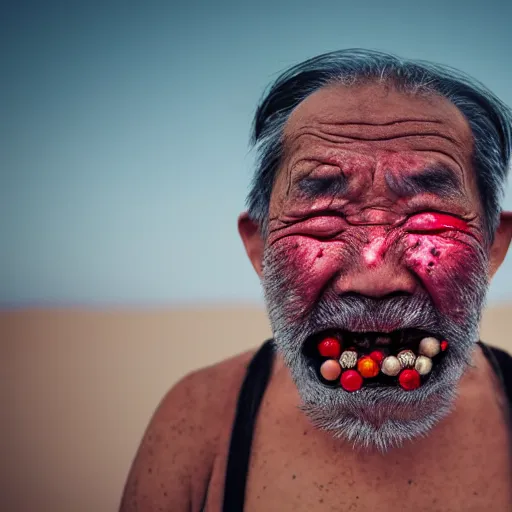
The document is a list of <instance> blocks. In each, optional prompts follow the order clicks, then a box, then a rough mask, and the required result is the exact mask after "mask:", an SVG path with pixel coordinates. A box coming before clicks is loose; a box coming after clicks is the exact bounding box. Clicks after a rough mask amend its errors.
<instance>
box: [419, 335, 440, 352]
mask: <svg viewBox="0 0 512 512" xmlns="http://www.w3.org/2000/svg"><path fill="white" fill-rule="evenodd" d="M440 350H441V344H440V343H439V341H438V340H436V339H435V338H432V337H429V338H423V339H422V340H421V341H420V346H419V348H418V352H419V353H420V354H421V355H423V356H427V357H435V356H437V354H439V351H440Z"/></svg>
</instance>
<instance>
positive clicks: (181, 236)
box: [0, 0, 512, 305]
mask: <svg viewBox="0 0 512 512" xmlns="http://www.w3.org/2000/svg"><path fill="white" fill-rule="evenodd" d="M511 15H512V3H510V2H509V3H508V5H507V4H506V3H505V2H501V1H495V2H493V1H486V2H471V1H466V2H457V1H451V2H446V1H444V2H439V1H431V2H418V3H417V4H414V5H413V4H412V2H382V1H380V2H377V1H373V0H372V1H367V2H356V3H355V2H340V1H338V2H322V1H319V2H300V1H296V2H276V1H274V2H268V1H262V2H252V3H251V5H249V3H247V5H245V4H244V3H243V2H237V3H235V2H232V3H230V2H205V1H203V2H189V3H187V6H186V7H185V6H176V5H173V4H172V2H151V1H148V2H144V3H142V2H141V3H140V4H139V5H135V4H134V3H129V2H123V3H121V2H103V3H98V2H87V3H86V2H67V3H65V4H64V3H62V5H61V3H60V2H54V1H53V2H52V1H48V2H44V3H43V2H40V3H36V2H33V3H30V2H28V3H27V2H25V3H23V2H18V3H16V4H14V2H13V5H12V6H11V7H10V8H6V9H5V11H4V15H3V16H2V21H1V23H2V24H3V25H4V26H3V27H0V28H1V35H0V47H1V48H2V49H1V50H0V51H1V59H2V69H3V80H2V81H1V83H0V93H1V95H0V135H1V136H2V145H1V148H2V149H1V151H0V179H1V181H0V237H1V238H0V239H1V247H2V249H1V252H0V302H1V303H3V304H8V305H13V304H14V305H24V304H31V305H33V304H40V305H105V304H112V305H164V304H176V303H190V302H210V301H222V302H233V301H235V302H255V301H260V300H261V293H260V287H259V282H258V280H257V278H256V277H255V275H254V273H253V271H252V268H251V267H250V265H249V263H248V262H247V260H246V257H245V254H244V251H243V248H242V245H241V242H240V241H239V239H238V235H237V231H236V217H237V215H238V213H239V212H240V211H241V210H242V209H243V207H244V200H245V196H246V193H247V189H248V184H249V180H250V176H251V171H252V165H253V160H252V155H251V154H250V152H249V150H248V135H249V129H250V123H251V116H252V114H253V112H254V109H255V106H256V103H257V101H258V99H259V98H260V96H261V94H262V92H263V90H264V88H265V86H266V85H267V84H268V83H269V82H270V81H271V80H272V79H274V78H276V76H277V74H278V73H279V72H280V71H282V70H283V69H284V68H286V67H287V66H289V65H290V64H293V63H295V62H297V61H300V60H303V59H305V58H307V57H311V56H313V55H315V54H318V53H322V52H325V51H329V50H334V49H340V48H348V47H366V48H375V49H380V50H385V51H391V52H394V53H398V54H400V55H403V56H405V57H412V58H423V59H429V60H434V61H438V62H442V63H445V64H450V65H452V66H455V67H458V68H460V69H463V70H464V71H466V72H468V73H470V74H472V75H473V76H475V77H476V78H478V79H480V80H481V81H483V82H484V83H485V84H486V85H488V86H489V87H490V88H491V89H492V90H494V91H495V92H496V93H497V94H498V95H499V96H500V97H501V98H502V99H503V100H504V101H505V102H506V103H508V104H509V105H512V89H511V88H510V83H512V65H511V63H510V62H511V61H510V53H509V52H510V48H512V31H510V19H511ZM506 206H507V208H508V209H512V187H511V186H510V185H509V188H508V194H507V199H506ZM511 277H512V257H509V258H508V259H507V261H506V262H505V264H504V266H503V268H502V270H500V272H499V273H498V275H497V277H496V279H495V281H494V283H493V285H492V287H491V292H490V300H491V301H496V300H506V299H512V287H511V286H510V283H511V282H512V279H511Z"/></svg>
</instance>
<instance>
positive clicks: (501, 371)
mask: <svg viewBox="0 0 512 512" xmlns="http://www.w3.org/2000/svg"><path fill="white" fill-rule="evenodd" d="M478 344H479V345H480V347H481V348H482V351H483V353H484V355H485V357H487V359H488V360H489V362H490V363H491V365H492V367H493V369H494V371H495V372H496V374H497V376H498V378H499V379H500V381H501V383H502V385H503V389H504V391H505V394H506V395H507V398H508V402H509V404H510V411H511V412H512V356H510V354H508V353H507V352H505V351H504V350H501V349H500V348H496V347H491V346H489V345H486V344H485V343H482V342H481V341H479V342H478Z"/></svg>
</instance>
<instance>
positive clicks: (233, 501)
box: [222, 340, 274, 512]
mask: <svg viewBox="0 0 512 512" xmlns="http://www.w3.org/2000/svg"><path fill="white" fill-rule="evenodd" d="M273 362H274V348H273V342H272V340H268V341H266V342H265V343H264V344H263V346H262V347H261V348H260V349H259V350H258V352H257V353H256V355H255V356H254V357H253V359H252V361H251V362H250V364H249V367H248V368H247V374H246V376H245V379H244V382H243V384H242V388H241V389H240V394H239V395H238V403H237V407H236V413H235V421H234V423H233V429H232V431H231V442H230V445H229V453H228V461H227V469H226V480H225V482H224V505H223V508H222V510H223V511H224V512H242V511H243V509H244V501H245V485H246V482H247V473H248V471H249V459H250V456H251V445H252V438H253V434H254V425H255V423H256V419H257V416H258V410H259V407H260V404H261V400H262V398H263V394H264V393H265V389H266V388H267V384H268V381H269V379H270V374H271V372H272V364H273Z"/></svg>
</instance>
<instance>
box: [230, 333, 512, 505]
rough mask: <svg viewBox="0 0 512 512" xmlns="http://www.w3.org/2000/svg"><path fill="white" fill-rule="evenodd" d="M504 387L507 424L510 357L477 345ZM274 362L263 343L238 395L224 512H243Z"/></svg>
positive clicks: (510, 394)
mask: <svg viewBox="0 0 512 512" xmlns="http://www.w3.org/2000/svg"><path fill="white" fill-rule="evenodd" d="M478 344H479V345H480V347H481V348H482V352H483V353H484V355H485V357H486V358H487V359H488V361H489V363H490V364H491V366H492V368H493V370H494V371H495V372H496V375H497V377H498V379H499V381H500V382H501V385H502V386H503V389H504V391H505V394H506V397H507V398H508V404H509V412H508V416H509V425H512V423H511V421H510V419H511V418H512V416H511V411H512V357H511V356H510V355H509V354H507V353H506V352H504V351H503V350H500V349H498V348H495V347H490V346H488V345H486V344H484V343H482V342H481V341H479V342H478ZM273 362H274V347H273V341H272V340H268V341H266V342H265V343H264V344H263V345H262V347H261V348H260V349H259V350H258V352H257V353H256V355H255V356H254V357H253V359H252V361H251V362H250V363H249V366H248V368H247V373H246V375H245V379H244V382H243V384H242V387H241V389H240V394H239V396H238V403H237V408H236V414H235V421H234V423H233V429H232V431H231V442H230V445H229V453H228V461H227V469H226V480H225V484H224V504H223V509H222V510H223V512H242V511H243V508H244V501H245V487H246V483H247V474H248V470H249V459H250V456H251V445H252V438H253V434H254V425H255V423H256V419H257V416H258V410H259V408H260V405H261V400H262V398H263V394H264V393H265V389H266V388H267V384H268V381H269V379H270V374H271V372H272V365H273Z"/></svg>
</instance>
